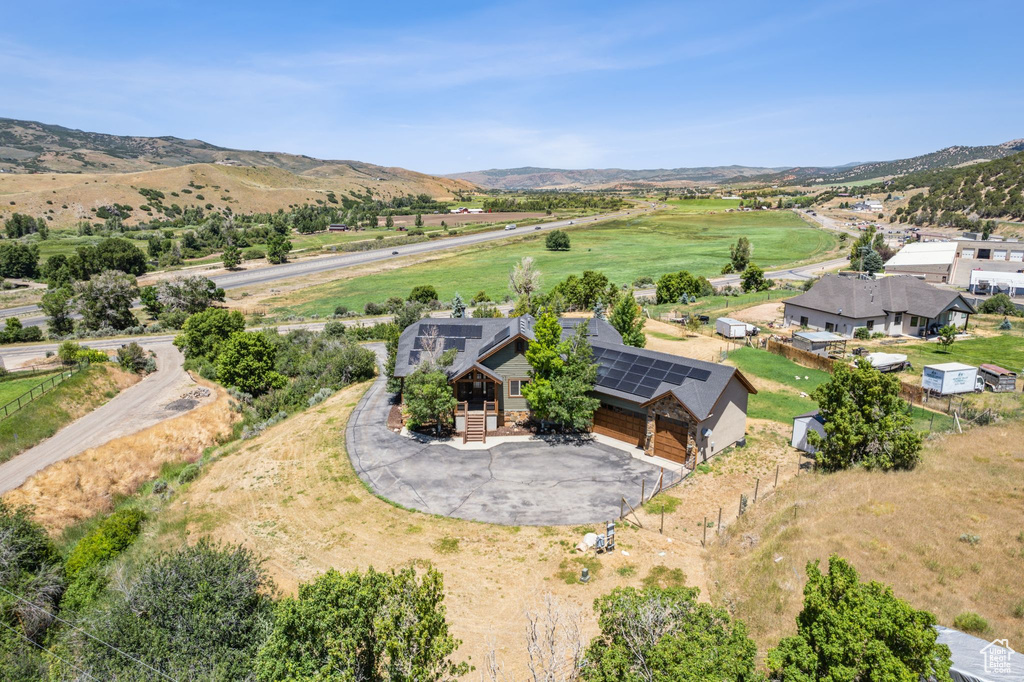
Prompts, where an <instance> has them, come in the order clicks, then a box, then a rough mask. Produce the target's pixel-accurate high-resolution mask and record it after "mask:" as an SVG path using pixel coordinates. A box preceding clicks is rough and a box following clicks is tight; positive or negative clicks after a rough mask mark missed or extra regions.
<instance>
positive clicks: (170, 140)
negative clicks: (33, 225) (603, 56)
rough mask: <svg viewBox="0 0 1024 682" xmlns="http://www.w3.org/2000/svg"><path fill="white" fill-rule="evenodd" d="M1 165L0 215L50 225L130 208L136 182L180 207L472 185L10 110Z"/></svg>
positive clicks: (251, 207) (241, 208)
mask: <svg viewBox="0 0 1024 682" xmlns="http://www.w3.org/2000/svg"><path fill="white" fill-rule="evenodd" d="M0 171H2V172H0V222H2V221H3V220H4V219H5V218H6V217H7V216H9V215H10V214H11V213H15V212H17V213H25V214H28V215H31V216H46V217H47V218H48V219H49V220H50V221H51V222H52V224H53V225H54V226H55V227H61V226H66V225H71V224H74V222H75V221H77V220H81V219H83V218H91V217H93V216H94V212H93V209H97V208H99V207H101V206H110V205H113V204H115V203H116V204H123V205H127V206H133V207H137V206H139V205H140V204H143V203H145V199H144V198H143V197H142V196H141V195H140V194H139V189H143V188H144V189H155V190H160V191H161V192H164V193H165V194H167V195H169V196H170V199H169V201H168V202H167V203H168V204H170V203H177V204H179V205H180V206H181V207H182V208H187V207H188V206H190V205H195V206H204V207H205V206H207V204H209V205H211V206H212V207H214V208H217V209H224V208H230V210H231V212H234V213H248V212H253V211H261V212H262V211H276V210H277V209H279V208H287V207H288V206H290V205H292V204H304V203H313V202H315V201H316V200H318V199H319V200H321V201H324V199H325V197H326V196H327V195H328V194H329V193H334V194H336V195H342V196H348V195H350V194H353V193H355V194H366V193H367V192H372V193H373V195H374V196H375V197H379V198H382V199H389V198H392V197H395V196H402V195H406V194H427V195H430V196H431V197H433V198H438V199H442V198H449V197H452V196H453V194H454V193H457V192H463V191H467V190H468V191H472V190H474V189H476V187H475V186H474V185H472V184H470V183H468V182H466V181H463V180H456V179H451V178H441V177H436V176H433V175H426V174H423V173H417V172H415V171H410V170H406V169H404V168H393V167H384V166H375V165H373V164H369V163H362V162H359V161H325V160H321V159H315V158H312V157H309V156H300V155H296V154H283V153H277V152H260V151H245V150H235V149H227V148H225V147H218V146H215V145H212V144H209V143H206V142H203V141H201V140H183V139H180V138H176V137H133V136H122V135H106V134H103V133H90V132H83V131H81V130H72V129H70V128H64V127H62V126H57V125H47V124H43V123H36V122H34V121H18V120H14V119H9V118H0ZM196 187H201V188H202V189H193V188H196ZM207 210H209V208H208V209H207ZM137 219H138V217H136V218H135V219H129V220H127V221H126V222H128V223H133V222H135V221H136V220H137Z"/></svg>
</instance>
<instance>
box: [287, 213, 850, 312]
mask: <svg viewBox="0 0 1024 682" xmlns="http://www.w3.org/2000/svg"><path fill="white" fill-rule="evenodd" d="M570 234H571V237H572V248H571V249H570V250H569V251H563V252H554V251H548V250H547V249H546V248H545V247H544V237H543V235H536V236H531V237H528V238H526V239H522V240H517V241H514V242H512V243H503V244H490V245H481V246H480V247H477V248H474V249H468V250H465V251H461V252H460V253H457V254H452V255H448V256H442V257H440V258H437V259H434V260H431V261H429V262H425V263H419V264H416V265H410V266H408V267H403V268H396V269H392V270H386V271H384V272H379V273H375V274H370V275H365V276H362V277H358V278H350V279H338V280H335V281H332V282H329V283H326V284H322V285H318V286H313V287H309V288H306V289H303V290H301V291H299V292H295V293H292V294H287V295H283V296H278V297H274V298H271V299H269V300H268V303H269V304H270V305H271V306H272V307H273V308H274V309H275V310H276V311H277V312H280V313H285V314H287V313H291V314H296V315H310V314H314V313H316V314H321V315H323V314H329V313H331V312H332V311H333V310H334V307H335V306H337V305H346V306H348V307H349V308H362V307H363V305H364V304H366V303H367V302H370V301H374V302H378V303H379V302H383V301H384V300H385V299H387V298H388V297H389V296H402V297H405V296H408V295H409V291H410V290H411V289H412V288H413V287H414V286H416V285H418V284H430V285H432V286H434V288H435V289H437V293H438V296H439V297H440V298H441V299H449V298H451V297H452V296H454V295H455V293H456V292H457V291H458V292H460V293H461V294H462V295H463V296H464V297H466V298H468V297H471V296H473V295H474V294H475V293H476V292H478V291H480V290H483V291H486V292H487V293H488V294H489V295H490V296H491V297H492V298H493V299H495V300H500V299H502V298H504V296H505V295H506V293H507V292H508V285H507V278H508V272H509V270H510V269H511V268H512V266H513V264H514V263H515V262H516V261H518V260H519V259H520V258H522V257H524V256H531V257H533V258H534V259H535V260H536V262H537V265H538V267H539V268H540V270H541V273H542V275H543V278H542V282H541V287H542V288H545V287H549V286H551V285H553V284H555V283H556V282H558V281H560V280H562V279H564V278H565V277H566V276H568V275H570V274H573V273H576V274H578V273H581V272H583V271H584V270H600V271H601V272H603V273H605V274H606V275H607V276H608V277H609V278H610V279H611V280H612V281H613V282H615V283H617V284H629V283H631V282H632V281H633V280H634V279H636V278H637V277H642V276H649V277H653V278H657V277H659V276H661V275H663V274H665V273H666V272H674V271H676V270H689V271H690V272H692V273H694V274H697V275H705V276H708V277H710V276H714V275H717V274H719V272H720V271H721V269H722V265H723V264H724V263H725V262H726V261H727V260H728V258H729V246H730V245H731V244H733V243H735V242H736V240H737V239H738V238H739V237H741V236H746V237H749V238H750V240H751V242H752V244H753V261H754V262H756V263H757V264H758V265H761V266H764V267H770V266H777V265H780V264H783V263H793V262H798V261H803V260H807V259H811V258H815V257H821V256H822V255H823V254H825V253H827V252H828V251H830V250H831V249H833V248H834V247H835V245H836V239H835V237H834V236H833V235H832V234H829V233H827V232H825V231H823V230H819V229H815V228H813V227H810V226H808V225H807V224H806V223H804V222H803V221H802V220H800V218H798V217H797V216H796V215H794V214H792V213H790V212H788V211H787V212H767V211H765V212H751V213H728V214H715V215H706V214H696V215H692V214H691V215H688V214H685V213H682V212H680V211H676V210H673V211H665V212H659V213H656V214H651V215H641V216H637V217H635V218H626V219H623V220H616V221H611V222H608V223H603V224H600V225H597V226H594V227H576V228H572V229H571V230H570Z"/></svg>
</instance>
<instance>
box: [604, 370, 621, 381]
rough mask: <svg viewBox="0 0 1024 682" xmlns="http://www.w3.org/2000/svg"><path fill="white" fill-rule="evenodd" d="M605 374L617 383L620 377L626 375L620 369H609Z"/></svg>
mask: <svg viewBox="0 0 1024 682" xmlns="http://www.w3.org/2000/svg"><path fill="white" fill-rule="evenodd" d="M607 374H608V376H610V377H611V378H613V379H615V380H616V381H618V380H620V379H621V378H622V377H624V376H626V373H625V372H624V371H622V370H621V369H609V370H608V373H607Z"/></svg>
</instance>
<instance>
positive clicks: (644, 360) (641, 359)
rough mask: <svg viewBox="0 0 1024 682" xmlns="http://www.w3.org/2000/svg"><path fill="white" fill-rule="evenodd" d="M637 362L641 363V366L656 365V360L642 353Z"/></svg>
mask: <svg viewBox="0 0 1024 682" xmlns="http://www.w3.org/2000/svg"><path fill="white" fill-rule="evenodd" d="M636 364H638V365H640V366H641V367H652V366H654V360H652V359H651V358H645V357H644V356H642V355H640V356H637V358H636Z"/></svg>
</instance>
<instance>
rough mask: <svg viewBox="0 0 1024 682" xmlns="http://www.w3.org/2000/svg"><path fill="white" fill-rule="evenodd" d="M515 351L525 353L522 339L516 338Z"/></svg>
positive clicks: (524, 342)
mask: <svg viewBox="0 0 1024 682" xmlns="http://www.w3.org/2000/svg"><path fill="white" fill-rule="evenodd" d="M516 352H517V353H525V352H526V341H524V340H522V339H516Z"/></svg>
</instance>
